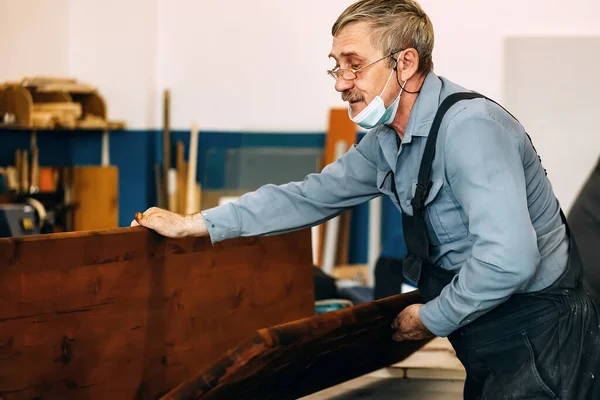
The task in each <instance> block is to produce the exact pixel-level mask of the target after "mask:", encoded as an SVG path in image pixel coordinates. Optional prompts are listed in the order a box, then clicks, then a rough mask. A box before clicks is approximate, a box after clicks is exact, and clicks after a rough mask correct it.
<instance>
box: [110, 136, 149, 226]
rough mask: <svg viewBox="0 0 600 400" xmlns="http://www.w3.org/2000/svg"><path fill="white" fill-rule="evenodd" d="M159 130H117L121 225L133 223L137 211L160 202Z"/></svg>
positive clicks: (114, 150)
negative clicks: (157, 186) (157, 172)
mask: <svg viewBox="0 0 600 400" xmlns="http://www.w3.org/2000/svg"><path fill="white" fill-rule="evenodd" d="M156 135H157V132H156V131H125V132H113V133H111V136H110V162H111V165H114V166H116V167H117V168H119V226H122V227H123V226H129V224H130V223H131V220H132V219H133V215H134V214H135V212H137V211H144V210H146V209H147V208H148V207H151V206H153V205H155V204H156V190H155V183H156V182H155V179H154V155H155V146H156V142H155V138H156Z"/></svg>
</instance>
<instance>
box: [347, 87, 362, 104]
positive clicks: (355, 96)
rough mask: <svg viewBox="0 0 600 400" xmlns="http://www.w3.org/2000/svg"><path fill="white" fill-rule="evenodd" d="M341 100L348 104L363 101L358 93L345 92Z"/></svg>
mask: <svg viewBox="0 0 600 400" xmlns="http://www.w3.org/2000/svg"><path fill="white" fill-rule="evenodd" d="M342 100H343V101H347V102H350V103H354V102H357V101H363V100H364V97H363V96H362V95H361V94H360V93H357V92H352V91H350V90H346V91H345V92H344V93H342Z"/></svg>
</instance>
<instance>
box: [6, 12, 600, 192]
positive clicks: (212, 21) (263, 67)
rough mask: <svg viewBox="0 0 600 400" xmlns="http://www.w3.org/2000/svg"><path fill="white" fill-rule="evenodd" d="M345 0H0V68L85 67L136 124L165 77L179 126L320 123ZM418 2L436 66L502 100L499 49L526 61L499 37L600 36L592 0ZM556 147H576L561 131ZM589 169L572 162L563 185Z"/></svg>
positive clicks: (153, 110)
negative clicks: (430, 32) (431, 31)
mask: <svg viewBox="0 0 600 400" xmlns="http://www.w3.org/2000/svg"><path fill="white" fill-rule="evenodd" d="M352 1H353V0H327V1H323V0H303V1H301V2H292V1H281V0H252V1H247V0H219V1H217V0H212V1H209V0H176V1H173V0H121V1H118V0H108V1H100V0H45V1H44V0H19V1H15V0H0V7H1V8H0V46H1V51H2V53H1V54H2V62H1V63H0V81H4V80H6V79H19V78H20V77H22V76H23V75H25V74H50V75H52V74H58V75H61V74H67V75H71V76H74V77H76V78H79V79H82V80H85V81H89V82H90V83H92V84H95V85H97V86H98V87H99V88H100V90H101V91H102V93H103V94H104V95H105V97H106V99H107V103H108V106H109V113H110V117H111V118H119V119H125V120H126V121H127V122H128V125H129V127H131V128H146V127H152V128H158V127H160V126H161V123H162V116H161V109H162V106H161V101H162V91H163V89H165V88H169V89H170V90H171V92H172V127H173V128H174V129H182V128H188V127H189V126H190V124H191V122H192V121H193V120H197V121H198V122H199V124H200V126H201V128H202V129H214V130H267V131H278V132H281V131H323V130H325V128H326V126H327V112H328V109H329V108H330V107H332V106H343V104H342V103H341V100H340V96H339V94H338V93H337V92H335V90H334V88H333V81H332V80H331V78H329V77H328V76H327V75H326V73H325V70H326V69H328V68H330V67H331V66H332V64H331V62H330V61H329V60H328V58H327V54H328V53H329V50H330V46H331V37H330V29H331V25H332V24H333V22H334V21H335V19H336V17H337V16H338V15H339V13H340V12H342V11H343V9H344V8H345V7H346V6H348V5H349V4H351V3H352ZM421 4H422V6H423V7H424V9H425V11H426V12H427V13H428V14H429V15H430V17H431V19H432V21H433V24H434V28H435V32H436V46H435V49H434V63H435V69H436V72H437V73H438V74H440V75H444V76H446V77H448V78H450V79H452V80H454V81H456V82H458V83H460V84H462V85H464V86H466V87H469V88H472V89H475V90H478V91H481V92H483V93H485V94H487V95H488V96H490V97H493V98H495V99H497V100H499V101H501V102H503V101H505V100H506V93H507V90H509V89H510V85H511V84H512V83H511V82H506V81H505V75H504V74H505V71H504V66H505V62H509V63H510V62H513V63H516V64H519V63H521V62H522V60H518V59H515V60H505V58H504V57H505V54H504V41H505V38H507V37H515V36H534V37H536V36H541V37H544V36H600V23H599V22H598V21H599V20H600V1H597V0H572V1H570V2H568V3H566V2H564V1H559V0H527V1H523V0H503V1H500V0H496V1H480V0H453V1H447V0H421ZM42 23H47V24H48V25H42ZM567 51H568V50H565V49H562V51H561V49H557V54H556V64H555V65H553V64H552V63H550V65H548V66H547V68H549V69H556V70H558V69H560V66H561V58H562V57H569V56H576V55H569V54H568V52H567ZM596 62H597V64H598V67H600V59H596ZM581 90H585V88H581ZM551 93H552V91H551V88H549V89H548V91H543V92H540V93H538V94H537V95H538V96H540V97H543V96H547V95H549V94H550V95H551ZM532 101H535V99H533V100H532ZM574 112H575V113H577V109H576V110H574ZM580 112H583V111H582V110H581V111H580ZM573 118H577V115H573ZM552 135H553V133H551V134H549V135H548V136H544V137H541V138H539V139H537V140H536V142H537V143H539V145H538V146H539V147H540V148H545V147H546V148H548V151H553V150H551V149H553V148H552V147H550V146H546V145H545V142H546V143H550V142H553V141H556V140H557V139H558V138H557V137H554V136H552ZM586 135H587V136H584V137H581V138H580V139H581V140H582V141H583V142H586V141H587V142H589V143H596V142H597V139H596V133H595V132H590V133H588V134H586ZM561 150H563V151H565V152H567V153H569V152H570V154H577V151H578V150H577V148H575V147H573V146H572V145H571V144H570V143H569V141H566V142H565V143H564V147H563V148H562V149H561ZM543 156H544V158H545V159H549V158H550V159H551V158H552V157H555V156H558V155H555V154H543ZM584 164H585V165H587V164H586V163H584ZM584 169H585V168H584V167H583V166H579V167H578V168H577V171H576V173H575V175H574V176H573V178H572V179H573V181H574V182H576V183H573V184H572V186H571V187H570V189H568V190H567V191H566V192H564V194H563V196H564V197H566V198H567V199H568V198H570V196H573V195H574V192H575V189H573V188H575V187H579V185H580V181H582V180H583V179H584V177H585V176H586V174H587V172H588V171H587V170H584ZM560 179H567V178H566V177H561V178H560ZM567 201H568V200H567Z"/></svg>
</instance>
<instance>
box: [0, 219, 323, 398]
mask: <svg viewBox="0 0 600 400" xmlns="http://www.w3.org/2000/svg"><path fill="white" fill-rule="evenodd" d="M0 304H1V305H2V306H1V307H0V398H2V399H3V400H15V399H18V400H20V399H33V398H43V399H44V400H46V399H82V398H84V399H93V400H95V399H107V398H115V399H156V398H158V397H160V396H161V395H163V394H165V393H166V392H168V391H169V390H171V389H172V388H173V387H175V386H176V385H177V384H179V383H180V382H181V380H182V377H184V376H189V375H191V374H192V373H194V372H196V371H198V370H200V369H203V368H206V367H207V366H209V365H211V364H212V363H213V362H214V361H215V360H217V359H218V358H219V357H221V356H222V354H223V352H224V351H226V350H227V349H229V348H231V347H233V346H234V345H235V344H236V343H238V342H239V341H240V340H243V339H244V338H245V337H247V336H248V335H250V334H251V333H252V332H254V331H256V330H257V329H261V328H264V327H268V326H272V325H276V324H280V323H283V322H287V321H292V320H296V319H299V318H303V317H307V316H310V315H314V292H313V276H312V264H311V247H310V232H309V231H301V232H294V233H289V234H286V235H278V236H271V237H264V238H240V239H234V240H228V241H225V242H221V243H217V244H215V245H214V246H213V245H212V244H211V242H210V240H209V239H208V238H186V239H179V240H173V239H166V238H164V237H162V236H159V235H157V234H155V233H154V232H152V231H150V230H147V229H145V228H141V227H136V228H121V229H111V230H103V231H90V232H69V233H61V234H49V235H39V236H29V237H20V238H10V239H0Z"/></svg>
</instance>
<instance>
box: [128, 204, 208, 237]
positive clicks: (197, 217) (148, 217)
mask: <svg viewBox="0 0 600 400" xmlns="http://www.w3.org/2000/svg"><path fill="white" fill-rule="evenodd" d="M131 226H143V227H146V228H149V229H152V230H154V231H155V232H156V233H158V234H160V235H163V236H166V237H170V238H182V237H185V236H205V235H207V234H208V231H207V229H206V225H205V224H204V219H203V218H202V215H201V214H200V213H198V214H193V215H185V216H184V215H180V214H176V213H173V212H171V211H168V210H163V209H162V208H158V207H151V208H149V209H147V210H146V211H144V213H139V212H138V213H136V214H135V219H134V220H133V221H131Z"/></svg>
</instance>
